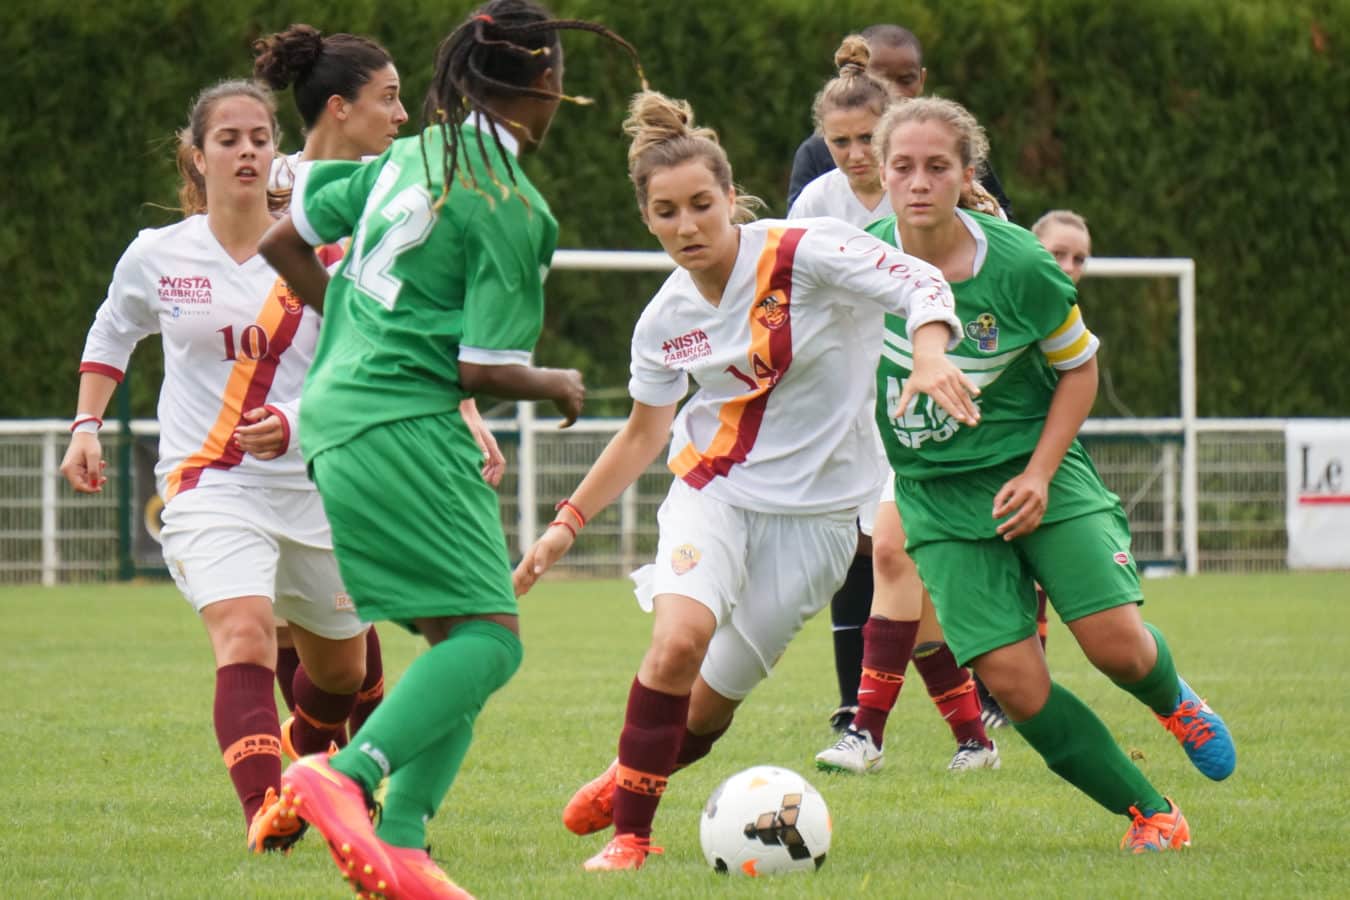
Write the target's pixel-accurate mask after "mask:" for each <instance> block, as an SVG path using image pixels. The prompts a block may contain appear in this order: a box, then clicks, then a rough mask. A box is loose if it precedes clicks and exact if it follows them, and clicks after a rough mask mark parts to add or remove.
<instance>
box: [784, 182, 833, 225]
mask: <svg viewBox="0 0 1350 900" xmlns="http://www.w3.org/2000/svg"><path fill="white" fill-rule="evenodd" d="M826 174H828V173H826ZM824 177H825V176H824V175H822V176H820V177H818V178H814V179H812V180H811V181H809V182H807V184H806V187H804V188H802V189H801V192H800V193H798V194H797V199H796V200H795V201H793V204H792V206H791V208H789V209H788V213H787V217H788V218H789V219H811V218H814V217H816V216H823V215H825V211H824V210H822V209H817V207H819V206H822V205H823V204H822V203H821V202H820V190H819V188H820V185H819V184H818V182H819V181H820V179H821V178H824Z"/></svg>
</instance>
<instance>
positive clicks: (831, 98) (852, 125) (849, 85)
mask: <svg viewBox="0 0 1350 900" xmlns="http://www.w3.org/2000/svg"><path fill="white" fill-rule="evenodd" d="M869 56H870V54H869V51H868V48H867V41H865V40H863V38H862V37H861V36H860V35H856V34H851V35H849V36H848V37H846V38H844V41H843V43H842V44H840V45H839V49H838V50H836V51H835V52H834V64H835V66H836V67H837V68H838V69H839V74H838V75H837V76H835V77H834V78H832V79H830V81H829V82H827V83H826V84H825V87H823V88H821V90H820V93H818V94H816V99H815V101H814V102H813V103H812V104H811V118H812V120H813V121H814V122H815V125H816V131H817V132H818V133H819V134H820V135H821V137H823V138H824V139H825V147H826V149H828V150H829V151H830V158H831V159H832V160H833V161H834V165H835V167H834V168H833V169H831V170H830V171H828V172H826V173H825V174H823V175H821V176H820V177H818V178H816V179H815V180H814V181H811V182H810V183H808V184H807V185H806V187H804V188H802V191H801V193H800V194H798V195H797V198H796V199H795V200H793V202H792V206H791V208H790V209H788V218H789V219H807V218H814V217H816V216H832V217H833V218H836V219H841V220H843V221H845V222H847V223H849V224H850V225H852V226H854V227H855V228H866V227H867V226H868V225H871V224H872V223H873V222H875V221H876V220H877V219H884V218H885V217H886V216H888V215H890V209H891V204H890V202H889V200H888V199H887V196H886V187H885V186H884V185H883V184H882V183H881V167H880V166H879V165H878V164H877V158H876V154H875V153H873V152H872V131H873V129H875V128H876V126H877V122H878V121H879V120H880V119H881V116H882V114H883V113H885V112H886V107H887V106H889V105H890V102H891V95H890V91H888V90H887V89H886V86H885V85H884V84H882V83H881V82H880V81H878V80H876V79H875V78H873V77H872V76H871V75H869V74H868V73H867V63H868V59H869Z"/></svg>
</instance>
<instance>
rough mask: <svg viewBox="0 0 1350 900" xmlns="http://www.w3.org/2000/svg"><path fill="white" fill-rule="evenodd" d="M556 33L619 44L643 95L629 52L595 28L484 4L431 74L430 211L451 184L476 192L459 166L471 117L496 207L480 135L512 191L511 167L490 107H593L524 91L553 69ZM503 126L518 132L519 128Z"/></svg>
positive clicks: (504, 1) (518, 0) (538, 10)
mask: <svg viewBox="0 0 1350 900" xmlns="http://www.w3.org/2000/svg"><path fill="white" fill-rule="evenodd" d="M560 31H589V32H592V33H593V34H598V35H600V36H601V37H604V38H606V39H608V40H610V41H612V42H613V43H615V44H618V45H619V47H621V48H622V49H623V50H624V51H625V52H626V53H627V54H628V56H629V58H630V59H631V60H632V62H633V67H634V69H636V70H637V74H638V78H639V79H640V80H641V82H642V85H643V87H646V85H647V79H646V76H645V75H644V74H643V72H642V63H641V61H640V60H639V59H638V52H637V49H636V48H635V47H633V45H632V44H630V43H628V41H626V40H624V39H623V38H622V37H620V36H619V35H617V34H615V33H614V32H612V31H610V30H609V29H608V28H606V27H605V26H603V25H600V24H599V23H596V22H587V21H584V20H581V19H555V18H553V17H552V13H550V12H548V10H546V9H544V8H543V7H542V6H539V5H538V4H537V3H534V2H533V0H491V2H489V3H486V4H484V5H483V6H480V7H479V8H478V9H477V10H475V11H474V12H473V13H472V14H470V15H469V17H468V18H467V19H465V20H464V22H463V23H462V24H461V25H460V26H459V27H458V28H456V29H455V30H454V31H452V32H451V33H450V34H449V35H448V36H447V37H446V38H445V40H443V41H442V42H441V45H440V47H439V48H438V49H437V51H436V66H435V74H434V75H433V77H432V82H431V87H430V88H429V89H428V90H427V96H426V101H425V103H424V104H423V108H422V121H423V126H424V128H423V135H422V139H421V147H422V164H423V167H424V170H425V172H426V178H427V184H428V186H432V184H433V182H432V178H431V162H430V160H428V158H427V145H426V133H425V131H426V127H427V126H434V127H435V128H437V129H438V131H439V132H440V135H441V137H442V139H443V140H442V152H441V175H442V189H441V194H440V197H439V198H437V200H436V203H435V206H434V208H435V209H437V210H439V209H440V208H441V207H442V206H443V205H445V202H446V200H447V199H448V197H449V195H450V190H451V188H452V187H453V185H454V182H455V179H456V177H458V178H459V180H460V181H461V182H462V183H463V184H464V185H465V186H466V187H470V188H472V189H474V190H479V185H478V179H477V177H476V176H475V175H474V174H473V173H472V172H467V171H466V170H465V168H466V167H463V166H461V164H460V151H461V149H462V148H463V146H464V139H465V135H464V125H465V122H466V121H467V120H468V119H469V118H470V117H474V116H476V117H477V122H479V123H486V129H484V127H483V126H482V125H481V124H479V125H477V126H476V127H475V128H474V129H473V136H474V139H475V140H476V142H477V145H478V151H479V153H480V154H481V155H482V158H483V160H484V162H485V163H486V166H487V171H488V174H489V176H490V177H491V178H492V184H493V186H494V187H495V188H497V190H498V191H499V192H500V193H501V196H502V198H503V199H505V198H506V197H508V196H509V195H510V191H511V189H510V188H508V187H507V186H506V185H505V184H503V183H502V181H501V180H500V179H499V178H498V177H497V172H496V169H495V168H494V166H493V164H492V157H491V156H490V155H489V154H488V152H487V144H486V142H485V141H484V137H483V131H484V130H486V131H487V132H488V135H489V136H490V137H491V140H492V142H493V144H494V145H495V146H496V148H497V151H498V153H499V154H500V155H501V157H502V159H504V160H505V161H506V174H507V177H508V178H509V179H510V181H511V185H512V187H514V185H515V184H516V171H515V165H514V164H513V163H512V160H511V154H509V153H507V152H506V148H505V147H504V146H503V144H502V139H501V131H500V125H499V123H498V121H497V118H496V116H494V115H493V114H492V112H491V107H490V101H492V100H497V99H512V98H518V97H533V98H535V99H538V100H565V101H568V102H570V103H576V104H578V105H586V104H589V103H591V102H592V101H591V100H590V99H589V98H587V97H570V96H568V95H567V94H562V93H557V92H554V91H550V90H543V89H540V88H535V87H531V85H532V84H533V82H534V80H535V79H536V78H538V77H539V75H540V73H542V72H543V71H544V70H546V69H549V68H552V67H556V66H557V65H558V52H559V48H560V47H561V44H560V42H559V38H558V32H560ZM505 124H508V125H513V126H515V127H517V128H521V129H525V130H526V132H527V133H528V129H527V128H526V126H524V125H522V124H521V123H519V122H514V121H507V122H506V123H505Z"/></svg>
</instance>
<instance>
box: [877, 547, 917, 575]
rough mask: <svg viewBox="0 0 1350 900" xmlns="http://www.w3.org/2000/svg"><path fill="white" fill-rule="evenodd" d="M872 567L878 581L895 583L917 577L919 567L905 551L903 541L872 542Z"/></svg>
mask: <svg viewBox="0 0 1350 900" xmlns="http://www.w3.org/2000/svg"><path fill="white" fill-rule="evenodd" d="M872 567H873V570H874V571H875V572H876V575H877V580H879V581H886V582H891V583H895V582H899V581H904V580H905V579H907V578H918V577H919V569H918V567H917V566H915V565H914V559H913V557H911V556H910V555H909V554H908V553H906V552H905V545H904V542H903V541H884V542H878V543H875V544H873V545H872Z"/></svg>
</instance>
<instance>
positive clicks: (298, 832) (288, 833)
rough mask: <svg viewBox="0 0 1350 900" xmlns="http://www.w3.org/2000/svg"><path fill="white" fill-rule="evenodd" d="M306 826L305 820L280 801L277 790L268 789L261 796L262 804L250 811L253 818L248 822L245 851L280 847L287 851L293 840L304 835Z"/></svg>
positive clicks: (251, 851) (283, 851) (293, 843)
mask: <svg viewBox="0 0 1350 900" xmlns="http://www.w3.org/2000/svg"><path fill="white" fill-rule="evenodd" d="M307 828H309V825H308V823H306V822H305V820H304V819H301V818H299V817H298V816H296V814H295V812H294V811H293V810H291V809H289V808H288V807H287V806H286V805H285V804H284V803H282V802H281V798H280V797H278V796H277V792H276V790H274V789H273V788H268V789H267V793H266V794H265V795H263V804H262V806H260V807H258V811H257V812H256V813H254V814H253V821H252V822H250V823H248V852H249V853H268V852H270V851H272V850H280V851H281V852H282V853H290V852H291V847H293V846H295V843H296V841H298V840H300V838H302V837H304V836H305V830H306V829H307Z"/></svg>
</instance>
